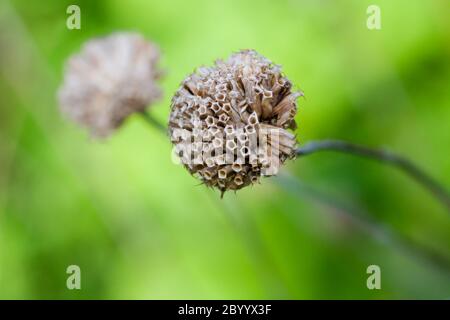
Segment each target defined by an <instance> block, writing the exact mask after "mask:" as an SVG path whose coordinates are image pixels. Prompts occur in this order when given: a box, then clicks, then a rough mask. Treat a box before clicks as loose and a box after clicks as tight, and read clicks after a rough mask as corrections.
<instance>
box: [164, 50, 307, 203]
mask: <svg viewBox="0 0 450 320" xmlns="http://www.w3.org/2000/svg"><path fill="white" fill-rule="evenodd" d="M291 89H292V84H291V82H290V81H289V80H288V79H287V78H286V77H285V76H284V75H283V74H282V73H281V67H280V66H278V65H274V64H273V63H272V62H271V61H270V60H268V59H267V58H265V57H263V56H262V55H260V54H258V53H257V52H256V51H254V50H243V51H240V52H237V53H234V54H232V55H231V56H230V57H229V58H228V60H225V61H222V60H218V61H216V62H215V64H214V66H212V67H200V68H198V69H197V70H196V71H195V72H194V73H192V74H191V75H189V76H188V77H187V78H186V79H185V80H184V81H183V82H182V83H181V85H180V87H179V89H178V90H177V92H176V93H175V95H174V97H173V98H172V104H171V113H170V117H169V134H170V137H171V141H172V143H173V144H174V146H175V151H176V153H177V154H178V156H179V157H180V160H181V162H182V163H183V165H184V166H185V167H186V168H187V170H188V171H189V172H190V173H191V174H193V175H195V176H196V177H197V178H199V179H200V180H201V181H202V182H203V183H204V184H205V185H207V186H209V187H214V188H217V189H219V190H221V192H222V194H223V193H224V192H225V191H227V190H238V189H241V188H243V187H245V186H248V185H251V184H254V183H258V182H259V179H260V177H261V176H262V175H266V176H269V175H274V174H276V172H277V170H278V168H279V166H281V165H282V164H283V163H284V162H285V161H286V159H288V158H292V157H294V156H295V147H296V143H297V142H296V137H295V135H294V134H292V133H291V132H289V131H288V129H292V130H295V129H296V123H295V120H294V117H295V115H296V113H297V102H296V101H297V98H298V97H299V96H301V95H302V93H301V92H293V91H292V90H291ZM263 131H264V132H265V133H271V132H275V133H276V134H261V133H262V132H263ZM254 137H258V139H256V142H255V139H254ZM261 137H264V138H263V139H262V138H261ZM187 146H189V147H188V148H187ZM188 149H189V150H188ZM188 151H190V152H188ZM192 151H194V152H192ZM200 151H201V152H200ZM222 151H223V152H222ZM192 154H193V156H192ZM196 154H197V155H196ZM198 154H200V155H198ZM269 167H271V169H272V170H271V171H269V170H267V169H268V168H269ZM273 169H274V170H273Z"/></svg>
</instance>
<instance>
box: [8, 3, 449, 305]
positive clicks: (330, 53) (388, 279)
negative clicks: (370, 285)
mask: <svg viewBox="0 0 450 320" xmlns="http://www.w3.org/2000/svg"><path fill="white" fill-rule="evenodd" d="M69 4H78V5H79V6H80V8H81V30H68V29H67V28H66V19H67V17H68V15H67V14H66V8H67V6H68V5H69ZM370 4H377V5H379V6H380V8H381V18H382V29H381V30H372V31H371V30H368V29H367V27H366V20H367V17H368V15H367V13H366V9H367V7H368V6H369V5H370ZM449 9H450V5H449V2H448V1H447V0H441V1H438V0H432V1H406V0H398V1H387V0H386V1H382V0H376V1H373V0H370V1H365V0H345V1H331V0H328V1H327V0H321V1H313V0H308V1H300V0H289V1H288V0H280V1H268V0H258V1H256V0H255V1H245V0H239V1H235V0H232V1H229V0H226V1H225V0H222V1H212V0H204V1H202V0H194V1H186V0H176V1H173V0H167V1H138V0H130V1H118V0H115V1H57V0H54V1H53V0H48V1H26V0H17V1H9V0H2V1H1V3H0V298H4V299H6V298H7V299H16V298H20V299H29V298H39V299H44V298H56V299H63V298H67V299H88V298H100V299H106V298H112V299H166V298H172V299H188V298H189V299H262V298H270V299H324V298H332V299H350V298H361V299H381V298H388V299H404V298H420V299H425V298H450V270H449V269H447V270H445V269H444V268H439V267H436V265H434V264H433V263H430V262H429V261H427V260H426V259H424V258H423V257H421V256H418V255H414V254H410V252H406V251H405V250H404V248H402V247H399V246H398V245H397V243H396V241H395V239H394V240H392V236H388V237H385V236H382V237H378V238H377V237H374V234H373V232H366V231H365V230H363V229H362V228H360V227H359V226H358V224H355V223H353V222H352V221H353V220H352V219H351V218H349V217H351V215H358V214H362V215H363V214H367V215H370V216H371V217H373V218H374V219H375V220H376V221H378V222H379V223H380V225H382V226H383V228H388V229H389V230H390V231H389V232H390V234H391V235H394V236H395V235H401V236H405V237H408V239H411V241H414V242H415V243H418V244H419V245H420V246H423V247H426V248H429V249H431V250H433V251H435V252H437V253H438V254H439V255H441V256H443V257H446V258H450V217H449V215H448V212H446V211H445V209H444V208H443V207H442V206H441V205H440V204H439V203H437V202H436V201H435V199H433V198H432V197H431V196H430V195H429V194H428V193H427V192H426V191H424V190H423V189H422V188H421V187H420V186H418V185H417V184H416V183H414V182H411V181H410V180H409V179H408V178H407V177H405V175H404V174H402V173H399V172H396V171H394V170H393V169H392V168H387V167H385V166H381V165H379V164H377V163H373V162H370V161H367V160H364V159H358V158H354V157H351V156H346V155H340V154H334V153H326V154H325V153H323V154H317V155H312V156H308V157H306V158H302V159H298V160H296V161H291V162H290V163H289V164H288V165H287V166H286V167H285V168H284V169H283V170H284V172H285V173H288V172H289V173H290V174H291V175H293V176H296V178H297V179H298V181H299V183H301V184H303V185H306V186H309V187H311V188H314V189H315V190H319V191H320V192H322V193H324V194H326V195H328V196H330V197H333V198H335V199H339V201H342V202H344V203H347V204H349V205H351V206H352V208H357V210H354V212H352V213H351V215H350V216H349V215H348V214H347V213H346V212H342V211H341V210H336V209H333V208H331V207H330V206H326V205H321V204H320V203H319V202H318V201H317V199H313V198H312V197H311V196H310V195H309V194H308V193H307V192H303V191H302V190H303V189H302V188H294V187H292V186H291V187H289V188H291V189H295V190H290V189H289V188H288V189H286V188H283V187H280V184H279V183H278V182H279V180H277V179H278V178H269V179H264V180H263V183H262V184H261V185H260V186H256V187H252V188H247V189H245V190H243V191H240V192H238V193H237V194H233V193H229V194H226V195H225V197H224V199H223V200H220V199H219V194H218V193H217V192H213V191H211V190H207V189H206V188H205V187H203V186H198V181H196V180H194V179H193V178H192V177H191V176H190V175H189V174H188V173H187V172H186V171H185V170H184V169H183V168H182V167H180V166H176V165H174V164H173V163H172V162H171V160H170V159H171V158H170V150H171V147H170V144H169V142H168V139H167V138H166V137H164V136H162V135H161V134H160V133H159V132H157V130H155V129H154V128H151V127H149V126H148V125H147V124H146V123H145V121H143V119H141V118H140V117H139V116H133V117H131V118H130V119H129V120H128V121H127V122H126V123H125V125H124V126H123V127H122V128H121V129H120V130H119V131H118V132H116V134H115V135H113V136H112V137H111V138H110V139H108V140H107V141H104V142H96V141H93V140H91V139H90V138H89V136H88V134H87V133H86V132H85V131H84V130H82V129H80V128H78V127H77V126H76V125H74V124H72V123H70V122H68V121H66V120H64V119H63V117H62V116H61V115H60V114H59V112H58V107H57V104H56V99H55V93H56V91H57V88H58V86H59V84H60V82H61V79H62V69H63V64H64V61H65V59H66V58H67V57H68V56H69V55H70V54H72V53H74V52H76V51H78V50H79V49H80V47H81V44H82V43H83V42H84V41H86V40H87V39H89V38H91V37H94V36H100V35H105V34H108V33H110V32H113V31H116V30H132V31H138V32H141V33H142V34H144V35H145V36H146V37H148V38H149V39H152V40H153V41H155V42H157V43H158V44H159V45H160V47H161V48H162V51H163V60H162V63H161V64H162V66H163V67H164V68H166V69H167V71H168V72H167V76H166V78H165V79H164V80H163V82H162V85H163V87H164V91H165V97H164V99H163V100H162V101H161V102H160V103H158V105H156V106H155V107H154V109H152V111H153V112H154V114H155V116H156V117H157V118H158V119H159V120H161V121H164V122H165V121H166V119H167V118H168V113H169V105H170V99H171V95H172V93H173V92H174V91H175V90H176V88H177V87H178V84H179V83H180V81H181V80H182V79H183V78H184V77H185V76H186V75H187V74H188V73H190V72H192V70H193V69H194V68H195V67H196V66H199V65H202V64H211V63H212V61H213V60H215V59H216V58H225V57H227V56H228V55H229V54H230V53H231V52H233V51H237V50H239V49H244V48H253V49H256V50H257V51H259V52H260V53H262V54H263V55H265V56H267V57H268V58H269V59H271V60H272V61H274V62H276V63H279V64H282V65H283V68H284V71H285V73H286V75H287V76H288V77H289V78H290V79H291V81H292V82H293V83H295V84H296V86H297V87H299V88H301V89H302V90H303V91H304V92H305V94H306V99H302V100H300V110H299V114H298V116H297V120H298V122H299V129H298V137H299V139H300V141H301V142H302V143H303V142H306V141H308V140H311V139H321V138H330V137H332V138H342V139H347V140H350V141H353V142H358V143H362V144H366V145H370V146H386V147H389V148H390V149H391V150H394V151H397V152H399V153H401V154H404V155H407V156H409V157H410V158H411V159H413V160H414V161H415V162H416V163H417V164H419V165H420V166H421V167H422V168H424V169H425V170H426V171H428V172H429V173H430V174H432V175H433V176H434V177H436V178H438V179H439V180H440V181H441V182H442V183H443V184H444V185H446V186H447V187H450V157H449V146H450V93H449V92H450V90H449V83H450V19H449V12H450V10H449ZM290 191H292V192H290ZM374 228H375V229H377V230H378V228H379V225H374ZM383 230H385V229H383ZM395 237H396V236H395ZM71 264H76V265H79V266H80V268H81V276H82V278H81V285H82V290H73V291H71V290H68V289H67V288H66V278H67V276H68V275H67V274H66V268H67V266H69V265H71ZM371 264H376V265H379V266H380V267H381V279H382V289H381V290H368V289H367V287H366V279H367V277H368V275H367V274H366V268H367V266H368V265H371Z"/></svg>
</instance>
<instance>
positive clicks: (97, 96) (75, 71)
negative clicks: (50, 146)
mask: <svg viewBox="0 0 450 320" xmlns="http://www.w3.org/2000/svg"><path fill="white" fill-rule="evenodd" d="M158 60H159V49H158V47H157V46H156V45H155V44H153V43H151V42H149V41H147V40H145V39H144V38H143V37H142V36H141V35H139V34H136V33H127V32H117V33H113V34H112V35H109V36H107V37H104V38H96V39H93V40H90V41H88V42H87V43H86V44H85V45H84V47H83V48H82V50H81V52H80V53H78V54H75V55H74V56H72V57H71V58H70V59H69V60H68V62H67V64H66V68H65V73H64V82H63V84H62V86H61V87H60V89H59V92H58V100H59V104H60V108H61V112H62V113H63V114H64V115H66V116H67V117H68V118H70V119H72V120H73V121H75V122H76V123H78V124H79V125H81V126H84V127H86V128H87V129H88V130H89V131H90V133H91V135H92V136H93V137H98V138H100V137H106V136H109V135H110V134H111V133H112V132H113V131H114V130H115V129H116V128H118V127H119V126H120V125H121V124H122V123H123V121H124V120H125V119H126V118H127V117H128V116H129V115H130V114H132V113H134V112H143V111H144V110H145V109H146V108H147V107H148V106H149V105H150V104H152V103H153V102H155V101H156V100H158V99H159V98H160V97H161V95H162V92H161V89H160V88H159V86H158V85H157V83H156V81H157V80H158V79H159V78H160V76H161V71H160V70H159V69H158V68H157V63H158Z"/></svg>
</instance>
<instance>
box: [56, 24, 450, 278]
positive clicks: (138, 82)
mask: <svg viewBox="0 0 450 320" xmlns="http://www.w3.org/2000/svg"><path fill="white" fill-rule="evenodd" d="M158 57H159V50H158V48H157V46H156V45H154V44H152V43H151V42H149V41H147V40H144V38H143V37H142V36H140V35H137V34H130V33H116V34H113V35H111V36H108V37H105V38H100V39H94V40H91V41H89V42H88V43H87V44H86V45H85V47H84V49H83V50H82V52H81V53H80V54H77V55H75V56H74V57H72V58H71V59H70V60H69V62H68V65H67V67H66V73H65V78H64V84H63V85H62V87H61V88H60V91H59V102H60V106H61V110H62V112H63V113H64V114H66V115H68V116H69V118H71V119H73V120H74V121H76V122H77V123H79V124H80V125H82V126H84V127H87V128H88V129H89V131H90V132H91V134H92V135H93V136H96V137H106V136H108V135H110V134H111V133H112V132H113V131H114V130H115V129H116V128H118V127H119V126H120V125H121V124H122V123H123V122H124V120H125V119H126V118H127V117H128V116H129V115H131V114H133V113H139V114H141V115H142V116H143V117H144V119H145V120H147V121H148V123H149V124H150V125H152V126H154V127H156V128H157V129H160V131H161V132H163V133H164V134H167V133H168V134H169V137H170V140H171V142H172V143H173V145H174V153H175V154H176V155H177V156H178V158H179V160H180V162H181V163H182V164H183V165H184V167H185V168H186V169H187V170H188V171H189V173H191V174H192V175H194V176H195V177H196V178H198V179H200V181H201V182H202V183H203V184H204V185H206V186H208V187H211V188H214V189H218V190H219V191H220V193H221V195H222V196H223V194H224V193H225V192H226V191H229V190H233V191H237V190H240V189H242V188H244V187H246V186H250V185H253V184H255V183H258V182H259V180H260V178H261V177H262V176H274V175H277V174H278V172H279V169H280V167H281V166H282V165H283V163H285V162H286V161H287V160H288V159H292V158H295V157H297V158H298V157H303V156H307V155H310V154H313V153H316V152H320V151H335V152H342V153H346V154H352V155H357V156H362V157H366V158H370V159H374V160H377V161H379V162H381V163H385V164H388V165H391V166H393V167H395V168H397V169H400V170H402V171H403V172H405V173H406V174H407V175H409V176H410V177H411V178H413V179H415V181H416V182H418V183H419V184H421V185H422V186H423V187H424V188H426V189H427V190H428V191H429V192H430V193H431V194H433V195H434V196H435V198H436V199H437V200H439V201H440V202H441V203H442V204H443V205H444V206H445V207H446V209H447V210H448V211H449V212H450V196H449V194H448V192H447V190H446V189H445V188H444V187H443V186H442V185H441V184H440V183H439V182H437V181H436V180H434V179H433V178H432V177H430V176H429V175H428V174H426V173H425V172H424V171H422V170H421V169H420V168H418V167H417V166H416V165H414V164H413V163H412V162H411V161H410V160H408V159H407V158H404V157H401V156H399V155H396V154H394V153H391V152H389V151H387V150H383V149H374V148H369V147H365V146H362V145H357V144H353V143H350V142H346V141H341V140H322V141H312V142H309V143H306V144H304V145H300V146H298V141H297V138H296V136H295V134H294V130H295V129H296V122H295V115H296V113H297V107H298V106H297V99H298V98H299V97H301V96H302V95H303V93H302V92H301V91H298V90H297V91H296V90H294V89H293V88H295V86H294V85H293V84H292V83H291V82H290V81H289V80H288V78H287V77H286V76H285V75H284V74H283V73H282V72H281V66H279V65H276V64H274V63H272V62H271V61H270V60H269V59H267V58H265V57H264V56H262V55H260V54H258V53H257V52H256V51H254V50H243V51H240V52H237V53H234V54H232V55H231V56H230V57H229V58H228V59H226V60H217V61H216V62H215V63H214V65H213V66H211V67H200V68H197V69H195V71H194V72H193V73H192V74H190V75H189V76H187V77H186V78H185V79H184V80H183V81H182V82H181V85H180V87H179V88H178V89H177V90H176V92H175V94H174V96H173V98H172V103H171V110H170V116H169V123H168V128H166V127H165V126H164V125H161V124H160V123H159V122H158V121H156V120H155V119H154V118H153V117H152V115H151V114H150V113H149V112H146V110H147V108H148V107H149V106H150V105H152V104H153V103H154V102H155V101H156V100H157V99H159V98H160V96H161V90H160V89H159V86H158V84H157V80H158V79H159V78H160V75H161V71H160V70H159V69H158V67H157V62H158ZM294 180H295V179H294ZM276 181H278V182H281V184H282V185H283V186H285V187H286V188H287V189H286V190H287V191H292V189H295V188H297V186H296V184H295V183H293V180H292V179H291V180H284V182H283V180H276ZM310 193H311V192H310ZM313 193H314V196H313V197H316V198H319V201H320V202H321V203H323V204H326V205H328V206H331V207H333V209H336V210H337V211H344V212H347V215H348V217H349V218H350V219H353V220H355V221H356V225H359V226H364V225H366V226H368V227H367V228H365V229H366V230H372V231H371V232H372V234H373V236H374V237H379V236H380V234H382V235H383V236H386V237H388V238H390V239H391V240H392V242H393V243H395V244H396V245H398V246H399V247H401V248H403V247H405V248H406V249H409V250H410V251H412V252H414V253H416V254H418V255H420V256H423V257H425V258H426V259H427V260H429V261H432V262H435V263H436V264H437V265H439V266H443V267H444V268H446V269H447V270H449V269H450V262H449V261H448V259H446V258H445V257H443V256H441V255H439V254H436V252H434V251H433V250H430V249H428V248H425V247H423V246H421V245H417V244H415V243H414V242H413V241H411V240H410V239H403V238H402V237H401V236H399V235H396V236H393V235H390V234H389V233H387V232H386V231H385V230H384V228H383V227H382V226H378V224H377V222H376V221H373V220H371V219H367V218H366V219H365V220H364V219H363V221H361V219H362V218H361V217H357V216H360V215H355V214H352V213H348V212H351V211H352V210H348V207H347V206H342V205H340V202H339V201H334V200H330V199H329V198H327V197H326V196H323V195H318V194H317V192H313ZM305 194H306V192H305V193H302V195H305ZM317 195H318V196H317Z"/></svg>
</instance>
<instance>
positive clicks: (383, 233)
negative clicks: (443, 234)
mask: <svg viewBox="0 0 450 320" xmlns="http://www.w3.org/2000/svg"><path fill="white" fill-rule="evenodd" d="M275 181H276V182H277V183H278V185H279V186H281V187H282V188H283V189H284V190H285V191H286V192H287V193H290V194H292V195H293V196H295V197H298V199H304V198H305V197H306V198H308V199H309V200H310V201H311V202H313V203H316V204H317V205H320V206H323V207H325V208H328V209H329V212H330V213H331V214H332V215H334V216H335V217H336V218H338V219H340V220H345V221H348V222H350V223H351V224H352V226H353V227H354V228H356V229H358V230H360V231H362V232H365V233H367V234H369V235H371V237H372V238H373V239H375V240H376V241H378V242H379V243H381V244H389V245H392V246H393V247H395V248H397V250H399V251H401V252H403V253H404V254H406V255H412V256H414V257H415V258H419V259H420V260H421V261H424V262H427V263H431V264H432V265H433V266H435V267H437V268H438V269H439V270H441V271H443V272H444V273H445V274H446V275H447V276H449V275H450V259H449V258H448V257H447V256H446V255H444V254H443V253H442V252H438V251H436V250H434V249H432V248H429V247H427V246H425V245H422V244H421V243H418V242H417V241H414V240H413V239H411V238H409V237H408V236H406V235H404V234H402V233H400V232H399V231H398V230H394V229H391V228H390V227H389V226H388V225H385V224H384V223H383V222H382V221H379V220H377V219H376V218H374V217H373V215H372V214H370V213H369V212H366V211H365V210H363V209H361V208H358V207H355V206H354V205H352V204H349V203H346V202H343V201H341V200H340V199H336V198H333V197H331V196H330V195H328V194H325V193H323V192H321V191H319V190H317V189H316V188H312V187H311V186H309V185H307V184H305V183H303V182H302V181H301V180H299V179H297V178H296V177H294V176H291V175H290V174H289V173H287V172H283V173H282V174H279V175H278V176H277V177H276V178H275Z"/></svg>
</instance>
